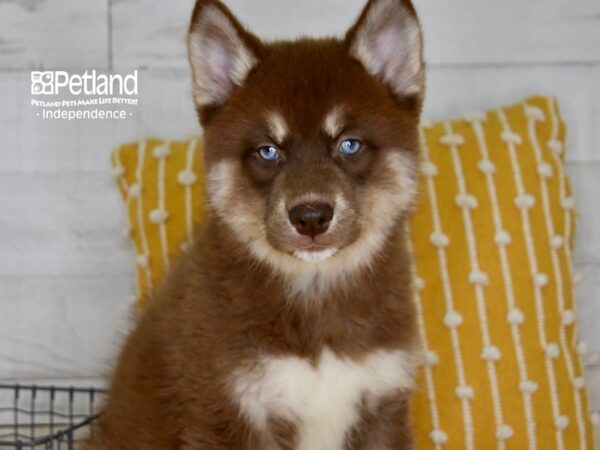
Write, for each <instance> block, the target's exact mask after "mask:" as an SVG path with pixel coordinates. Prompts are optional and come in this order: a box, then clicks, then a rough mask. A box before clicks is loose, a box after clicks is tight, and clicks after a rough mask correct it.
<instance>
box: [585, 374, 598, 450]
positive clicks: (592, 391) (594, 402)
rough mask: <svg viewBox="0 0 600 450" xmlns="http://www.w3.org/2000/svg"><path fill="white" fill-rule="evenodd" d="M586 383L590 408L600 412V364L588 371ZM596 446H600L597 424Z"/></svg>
mask: <svg viewBox="0 0 600 450" xmlns="http://www.w3.org/2000/svg"><path fill="white" fill-rule="evenodd" d="M585 378H586V384H587V388H588V393H589V398H590V408H591V410H592V411H596V412H597V413H599V414H600V366H596V367H593V368H592V367H589V368H588V369H587V371H586V377H585ZM595 431H596V447H598V446H600V426H596V430H595Z"/></svg>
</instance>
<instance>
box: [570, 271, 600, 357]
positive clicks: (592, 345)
mask: <svg viewBox="0 0 600 450" xmlns="http://www.w3.org/2000/svg"><path fill="white" fill-rule="evenodd" d="M575 268H576V273H577V274H578V276H579V277H580V279H581V281H580V282H579V283H578V284H577V288H576V293H577V310H578V316H579V329H580V339H581V341H582V342H585V343H586V346H587V353H586V355H585V357H584V362H585V365H586V366H588V367H595V366H597V367H600V333H598V318H599V317H600V264H585V265H583V264H576V265H575Z"/></svg>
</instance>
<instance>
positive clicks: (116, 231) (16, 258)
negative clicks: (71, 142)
mask: <svg viewBox="0 0 600 450" xmlns="http://www.w3.org/2000/svg"><path fill="white" fill-rule="evenodd" d="M0 192H2V195H1V196H0V211H2V214H0V274H1V275H2V276H23V277H25V276H36V275H41V276H48V275H56V276H70V275H93V276H100V275H103V274H118V275H121V274H132V273H133V267H132V264H131V263H132V261H133V249H132V245H131V243H130V242H128V241H126V240H125V239H124V238H123V236H122V234H123V230H124V229H125V228H126V219H125V211H124V206H123V203H122V201H121V199H120V195H119V193H118V191H117V187H116V184H115V183H114V180H113V179H112V177H111V176H110V174H109V173H108V172H106V173H89V174H85V173H82V174H61V175H59V176H57V175H54V174H3V175H2V176H1V177H0ZM0 292H2V291H0ZM0 311H1V309H0Z"/></svg>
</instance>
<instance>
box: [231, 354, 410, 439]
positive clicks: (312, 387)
mask: <svg viewBox="0 0 600 450" xmlns="http://www.w3.org/2000/svg"><path fill="white" fill-rule="evenodd" d="M414 366H415V364H414V356H412V355H411V354H409V353H407V352H404V351H400V350H398V351H377V352H373V353H371V354H369V355H368V356H367V357H365V358H363V359H362V360H360V361H353V360H350V359H346V358H340V357H338V356H336V355H335V354H334V353H333V352H332V351H331V350H329V349H325V350H324V351H323V353H322V354H321V357H320V359H319V361H318V364H317V365H312V364H310V363H309V362H308V361H307V360H305V359H302V358H298V357H295V356H289V357H281V356H277V357H269V356H267V357H263V358H261V359H260V360H259V361H258V364H256V365H252V368H251V369H247V370H240V371H238V372H237V373H236V375H235V377H234V379H233V395H234V400H235V401H236V402H237V403H238V404H239V406H240V408H241V410H242V413H243V414H244V415H245V416H246V417H247V419H248V420H249V421H250V422H251V423H252V424H253V425H254V426H256V427H258V428H259V429H263V430H267V429H268V419H269V418H270V417H278V418H283V419H286V420H289V421H291V422H292V423H294V424H295V425H296V427H297V443H298V446H297V448H298V449H299V450H336V449H342V448H343V444H344V440H345V435H346V432H347V431H348V430H349V429H350V428H351V427H352V426H353V425H355V424H356V423H357V422H358V419H359V414H360V409H359V408H360V403H361V400H362V399H363V397H364V398H366V399H368V400H373V401H376V400H378V399H379V398H381V397H383V396H385V395H387V394H390V393H392V392H394V391H395V390H401V389H408V388H410V387H411V384H412V373H413V369H414Z"/></svg>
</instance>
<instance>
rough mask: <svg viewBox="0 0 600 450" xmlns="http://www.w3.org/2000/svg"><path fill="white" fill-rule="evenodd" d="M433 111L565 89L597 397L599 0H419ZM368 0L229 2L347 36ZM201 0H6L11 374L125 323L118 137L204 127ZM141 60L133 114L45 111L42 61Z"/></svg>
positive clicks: (102, 345) (0, 219) (2, 103)
mask: <svg viewBox="0 0 600 450" xmlns="http://www.w3.org/2000/svg"><path fill="white" fill-rule="evenodd" d="M415 1H416V4H417V8H418V9H419V11H420V13H421V16H422V21H423V23H424V28H425V34H426V56H427V61H428V64H429V72H428V73H429V77H428V78H429V79H428V85H429V86H428V88H429V89H428V95H427V105H426V114H425V115H426V117H427V118H429V119H437V118H442V117H448V116H453V115H456V114H462V113H463V112H465V111H467V110H469V111H471V110H480V109H484V108H488V107H493V106H496V105H498V104H508V103H510V102H513V101H516V100H519V99H520V98H521V97H522V96H525V95H530V94H536V93H540V92H541V93H550V94H554V95H557V96H558V98H559V100H560V102H561V105H562V110H563V114H564V115H565V117H566V120H567V123H568V125H569V131H570V133H569V141H570V148H569V171H570V173H571V176H572V177H573V181H574V184H575V189H576V197H577V200H578V206H579V209H580V210H581V220H580V222H579V224H578V225H579V226H578V235H577V249H576V253H575V257H576V264H577V271H578V272H579V273H581V274H582V276H583V278H582V282H581V284H580V287H579V306H580V307H579V311H580V318H581V321H582V327H581V328H582V333H583V337H584V339H585V340H586V341H587V342H588V346H589V353H588V355H587V357H586V364H587V368H588V382H589V384H590V388H591V392H592V396H593V399H594V403H595V407H596V408H597V409H598V408H600V332H598V331H597V324H596V322H597V321H598V320H599V319H600V201H599V199H600V1H598V0H527V1H523V0H504V1H502V2H499V1H492V0H454V1H436V0H415ZM363 2H364V0H303V1H296V0H252V1H251V0H228V1H226V3H227V4H229V5H230V6H231V7H232V9H233V10H234V11H235V12H237V13H239V15H240V16H241V17H242V18H243V19H244V20H245V21H246V22H247V23H248V24H249V26H250V27H251V28H252V29H254V30H256V31H257V32H258V33H259V34H260V35H262V36H264V37H268V38H276V37H291V36H295V35H299V34H318V35H324V34H340V33H341V32H343V30H345V28H346V27H347V26H349V25H350V24H351V22H352V20H353V18H354V17H355V16H356V14H357V13H358V11H359V9H360V8H361V6H362V4H363ZM192 3H193V0H169V1H164V0H119V1H112V0H86V1H81V0H53V1H51V2H49V1H45V2H44V1H34V0H13V1H9V2H2V1H0V379H11V378H23V377H26V378H39V377H42V378H48V377H55V378H69V379H78V378H82V377H97V376H99V375H101V374H103V373H105V372H106V371H107V370H109V368H110V363H109V361H110V360H111V357H112V355H114V353H115V351H116V349H117V348H118V342H119V340H120V338H119V337H118V336H120V335H122V333H123V332H125V331H126V330H127V324H128V320H127V316H128V314H129V308H130V298H131V297H132V295H133V290H134V286H133V267H132V266H133V264H132V250H131V246H130V245H128V244H127V243H126V242H125V241H124V240H123V238H122V230H123V229H124V227H125V217H124V213H123V208H122V206H121V203H120V199H119V196H118V194H117V191H116V189H115V187H114V185H113V180H112V179H111V177H110V174H109V162H108V155H109V150H110V149H111V147H113V146H114V145H116V144H118V143H120V142H122V141H124V140H132V139H137V138H140V137H143V136H149V135H155V136H160V137H186V136H190V135H193V134H196V133H197V132H198V130H199V129H198V126H197V123H196V118H195V114H194V111H193V107H192V103H191V100H190V95H189V94H190V92H189V91H190V88H189V85H190V81H189V73H188V72H189V71H188V67H187V63H186V60H185V46H184V35H185V29H186V25H187V21H188V17H189V14H190V11H191V8H192ZM34 68H35V69H39V68H46V69H71V70H73V71H81V70H84V69H94V68H95V69H101V70H114V71H126V70H130V69H132V68H138V69H139V70H140V83H141V88H140V102H141V104H140V106H139V107H138V109H137V114H136V116H135V117H134V118H132V119H129V120H126V121H124V122H120V123H117V122H109V121H89V122H85V121H77V122H70V123H69V122H65V121H44V120H41V119H40V118H38V117H36V116H35V114H34V112H33V110H32V108H31V107H30V106H29V98H30V96H29V89H30V85H29V84H30V81H29V80H30V78H29V71H30V70H31V69H34Z"/></svg>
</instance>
